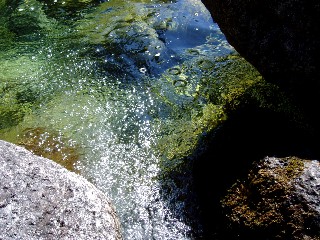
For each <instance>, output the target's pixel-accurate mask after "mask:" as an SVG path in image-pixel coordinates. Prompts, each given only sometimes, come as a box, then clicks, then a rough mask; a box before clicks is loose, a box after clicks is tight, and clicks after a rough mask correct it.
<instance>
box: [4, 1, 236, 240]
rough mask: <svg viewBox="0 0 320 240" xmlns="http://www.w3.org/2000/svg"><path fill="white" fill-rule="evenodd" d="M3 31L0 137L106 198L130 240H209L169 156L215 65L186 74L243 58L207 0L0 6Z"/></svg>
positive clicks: (12, 4) (24, 2) (37, 3)
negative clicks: (166, 149) (165, 169)
mask: <svg viewBox="0 0 320 240" xmlns="http://www.w3.org/2000/svg"><path fill="white" fill-rule="evenodd" d="M0 21H1V26H0V34H1V36H3V37H2V39H1V40H0V50H1V51H0V72H1V75H0V137H1V138H2V139H5V140H8V141H11V142H15V143H17V144H21V145H23V146H25V147H27V148H28V149H30V150H32V151H34V152H35V153H36V154H39V155H43V156H46V157H49V158H52V159H53V160H55V161H58V162H59V163H60V164H62V165H65V166H66V167H67V168H68V169H70V170H74V171H76V172H79V173H80V174H82V175H83V176H84V177H86V178H87V179H88V180H90V181H91V182H93V183H94V184H95V185H96V186H97V187H98V188H99V189H101V190H102V191H104V192H106V194H107V195H108V196H109V197H110V198H111V199H112V201H113V202H114V204H115V206H116V208H117V211H118V215H119V217H120V220H121V223H122V228H123V235H124V238H125V239H192V238H197V237H199V236H201V226H200V225H199V224H198V225H197V223H196V220H194V219H192V216H191V218H190V216H187V215H186V214H185V211H187V210H186V208H187V206H186V201H185V199H184V198H185V196H186V195H188V196H191V193H188V192H186V191H189V190H188V181H189V180H190V179H188V176H187V175H188V174H185V179H184V180H183V181H185V184H177V182H176V181H174V180H172V179H170V178H168V179H160V178H159V174H160V172H161V171H162V170H161V167H160V165H161V164H163V161H164V160H165V159H168V158H169V157H168V156H164V155H163V154H161V151H159V149H158V144H159V143H158V142H159V139H161V138H162V137H163V135H170V134H171V132H172V131H169V130H168V131H167V130H163V129H170V128H168V127H166V126H169V125H170V126H174V125H175V124H180V123H181V124H182V125H183V124H184V123H183V122H184V121H189V120H190V111H191V110H190V109H191V108H192V107H191V104H194V102H197V104H198V105H199V106H200V105H201V104H204V102H205V100H204V99H201V98H199V97H197V91H198V90H197V89H198V88H199V82H200V77H199V76H200V75H199V74H206V73H207V72H210V71H211V70H212V69H213V67H214V65H213V64H212V63H211V62H210V61H208V62H206V61H201V62H200V64H199V67H198V70H196V68H193V69H192V68H190V69H191V70H190V69H189V70H188V71H184V72H182V70H181V67H180V65H181V64H182V63H184V62H186V61H193V60H192V59H194V58H202V57H209V58H213V57H215V56H219V55H224V54H227V53H229V52H230V51H231V50H232V49H231V48H230V46H229V45H228V44H227V43H226V41H225V39H224V37H223V36H222V34H221V33H220V31H219V29H218V28H217V26H216V25H215V24H214V23H212V22H211V20H210V16H209V13H208V12H207V11H206V10H205V9H204V6H203V5H202V4H201V3H200V1H198V0H179V1H165V0H163V1H161V0H157V1H152V0H145V1H143V0H140V1H139V0H134V1H127V0H126V1H125V0H117V1H116V0H110V1H94V0H91V1H90V0H87V1H67V0H65V1H63V2H62V1H56V0H51V1H50V0H42V1H40V0H39V1H37V0H24V1H23V0H21V1H10V2H8V1H4V0H0ZM191 65H192V64H191ZM188 105H189V107H190V109H188V107H186V106H188ZM184 119H186V120H184ZM161 146H162V147H163V143H162V145H161ZM186 171H187V170H186ZM189 178H190V176H189ZM163 181H164V182H163ZM168 202H170V204H169V203H168ZM173 209H174V211H173ZM193 217H194V218H195V216H193Z"/></svg>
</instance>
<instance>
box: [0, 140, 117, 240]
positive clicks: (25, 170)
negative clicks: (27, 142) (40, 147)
mask: <svg viewBox="0 0 320 240" xmlns="http://www.w3.org/2000/svg"><path fill="white" fill-rule="evenodd" d="M0 162H1V167H0V172H1V174H0V178H1V179H0V238H1V239H2V238H3V239H86V240H87V239H121V233H120V225H119V222H118V219H117V216H116V212H115V209H114V208H113V206H112V204H111V202H110V201H109V200H108V199H107V198H106V196H105V195H104V194H103V193H102V192H100V191H99V190H97V189H96V188H95V187H94V186H93V185H92V184H90V183H89V182H87V181H86V180H85V179H84V178H82V177H80V176H79V175H76V174H74V173H71V172H68V171H67V170H66V169H64V168H63V167H61V166H59V165H58V164H55V163H54V162H51V161H50V160H48V159H45V158H41V157H37V156H34V155H33V154H32V153H30V152H28V151H27V150H25V149H23V148H21V147H18V146H15V145H13V144H11V143H7V142H4V141H0Z"/></svg>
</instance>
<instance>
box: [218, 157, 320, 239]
mask: <svg viewBox="0 0 320 240" xmlns="http://www.w3.org/2000/svg"><path fill="white" fill-rule="evenodd" d="M319 190H320V165H319V162H318V161H316V160H314V161H309V160H302V159H298V158H296V157H288V158H274V157H266V158H265V159H264V160H263V161H261V162H259V163H257V164H256V165H255V166H254V168H253V169H252V171H251V172H250V173H249V175H248V177H247V179H245V180H242V181H239V182H237V183H236V184H234V185H233V186H232V188H231V189H230V190H229V192H228V195H227V196H226V197H225V198H224V199H223V201H222V204H223V207H224V211H225V213H226V215H227V218H228V221H229V224H230V226H231V228H232V229H236V230H235V232H236V234H237V235H238V236H240V239H310V240H311V239H314V240H316V239H320V193H319ZM237 239H238V238H237Z"/></svg>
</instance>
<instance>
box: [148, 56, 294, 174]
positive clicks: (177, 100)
mask: <svg viewBox="0 0 320 240" xmlns="http://www.w3.org/2000/svg"><path fill="white" fill-rule="evenodd" d="M177 79H184V80H185V81H186V83H185V84H184V85H179V86H177V85H176V84H175V83H176V81H177ZM153 92H154V94H155V95H156V96H158V98H159V101H162V102H163V103H164V104H165V105H166V106H167V108H169V109H171V116H170V119H171V120H170V121H165V122H162V123H161V127H160V129H162V132H161V134H160V136H161V137H160V140H159V142H158V144H157V145H156V147H155V149H157V151H158V152H159V154H160V155H161V156H162V157H163V158H164V159H165V161H167V162H165V163H164V168H165V172H168V171H169V172H170V166H172V169H175V168H176V167H177V166H180V165H181V164H182V165H183V162H185V161H186V160H185V159H187V158H190V156H192V155H193V154H195V153H197V151H199V149H203V148H204V146H202V144H204V143H201V142H203V141H204V142H207V140H205V139H206V138H207V137H208V136H210V134H211V133H212V132H214V131H215V129H217V127H219V126H221V125H222V124H223V123H224V122H225V121H227V120H228V115H229V114H231V113H233V112H234V111H237V110H238V109H241V108H242V107H244V106H246V105H249V104H255V105H257V106H258V107H259V108H263V109H269V110H270V111H276V112H284V113H285V114H287V115H292V118H294V116H296V115H298V111H296V109H295V108H294V107H293V105H292V104H291V103H290V101H289V100H288V98H286V96H285V95H284V94H283V93H282V92H281V91H279V89H278V88H277V87H276V86H274V85H272V84H269V83H266V82H265V81H264V79H263V78H262V76H261V75H260V74H259V73H258V72H257V70H256V69H255V68H254V67H252V66H251V65H250V64H249V63H248V62H246V61H245V60H244V59H243V58H241V57H240V56H239V55H237V54H235V55H229V56H226V57H219V58H216V59H208V58H205V57H203V56H200V57H197V58H193V59H192V60H190V61H186V62H184V63H183V64H182V65H180V66H175V67H173V68H171V69H168V70H167V71H166V72H165V73H164V74H163V75H162V78H161V81H159V82H158V83H157V84H155V85H154V86H153ZM163 109H165V108H163ZM297 118H298V117H297ZM160 122H161V121H160ZM178 168H179V167H178ZM181 168H182V169H183V167H181Z"/></svg>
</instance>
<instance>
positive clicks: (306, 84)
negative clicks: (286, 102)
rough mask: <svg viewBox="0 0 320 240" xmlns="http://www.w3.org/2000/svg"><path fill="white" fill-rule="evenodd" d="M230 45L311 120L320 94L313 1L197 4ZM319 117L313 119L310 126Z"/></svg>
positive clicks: (319, 8) (319, 12)
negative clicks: (206, 11) (294, 100)
mask: <svg viewBox="0 0 320 240" xmlns="http://www.w3.org/2000/svg"><path fill="white" fill-rule="evenodd" d="M202 2H203V3H204V4H205V5H206V7H207V8H208V9H209V11H210V12H211V15H212V16H213V19H214V20H215V21H216V22H217V23H218V25H219V26H220V28H221V30H222V32H223V33H224V34H225V35H226V37H227V39H228V41H229V43H230V44H231V45H232V46H234V47H235V49H236V50H237V51H238V52H239V53H240V54H241V55H242V56H243V57H244V58H246V59H247V60H248V61H249V62H250V63H251V64H253V65H254V66H255V67H256V68H257V69H258V71H259V72H260V73H261V74H262V75H263V76H264V77H265V78H266V80H268V81H271V82H273V83H277V84H278V85H279V86H281V87H282V88H283V89H285V90H286V91H287V92H289V93H290V94H291V95H293V96H294V98H295V99H296V100H297V103H299V104H301V105H302V106H303V108H304V109H305V110H306V112H307V113H308V114H309V117H310V118H314V117H315V116H314V114H312V113H314V109H315V108H316V107H317V103H318V95H319V93H320V81H319V80H320V71H319V69H320V61H319V54H320V38H319V37H318V36H319V35H320V25H319V22H320V2H319V1H318V0H310V1H303V0H283V1H276V0H269V1H264V0H256V1H250V0H229V1H225V0H202ZM318 120H319V119H315V120H313V121H314V122H315V123H317V122H319V121H318Z"/></svg>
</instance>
